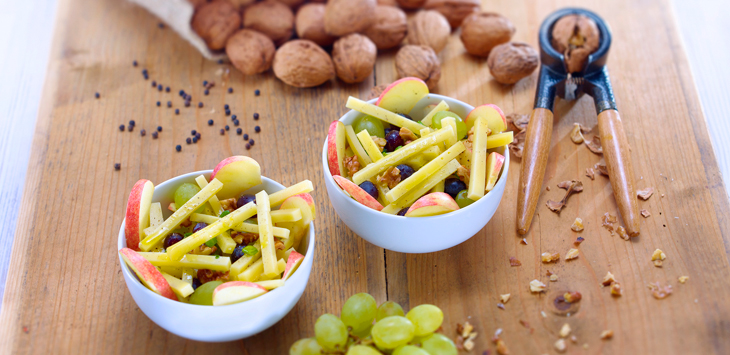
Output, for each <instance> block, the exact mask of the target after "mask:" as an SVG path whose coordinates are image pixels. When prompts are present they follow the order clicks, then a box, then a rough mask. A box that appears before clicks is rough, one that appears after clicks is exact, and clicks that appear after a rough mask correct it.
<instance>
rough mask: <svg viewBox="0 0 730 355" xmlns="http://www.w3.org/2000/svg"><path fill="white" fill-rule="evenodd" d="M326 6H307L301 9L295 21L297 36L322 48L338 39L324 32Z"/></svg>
mask: <svg viewBox="0 0 730 355" xmlns="http://www.w3.org/2000/svg"><path fill="white" fill-rule="evenodd" d="M324 11H325V5H324V4H311V3H310V4H306V5H304V6H302V7H301V8H299V11H297V16H296V19H295V26H294V27H295V28H296V31H297V35H298V36H299V38H301V39H308V40H310V41H312V42H314V43H317V44H318V45H320V46H329V45H331V44H332V43H334V42H335V40H336V39H337V37H334V36H330V35H329V34H328V33H327V32H325V30H324Z"/></svg>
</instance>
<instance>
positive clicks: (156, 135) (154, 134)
mask: <svg viewBox="0 0 730 355" xmlns="http://www.w3.org/2000/svg"><path fill="white" fill-rule="evenodd" d="M159 135H160V134H159V133H157V131H155V132H152V138H154V139H157V137H158V136H159Z"/></svg>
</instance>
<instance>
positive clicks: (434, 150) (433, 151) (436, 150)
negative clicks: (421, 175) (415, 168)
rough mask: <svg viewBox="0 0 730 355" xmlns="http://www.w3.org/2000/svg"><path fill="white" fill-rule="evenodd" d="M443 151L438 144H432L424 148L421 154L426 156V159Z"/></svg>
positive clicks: (433, 157) (432, 157) (430, 158)
mask: <svg viewBox="0 0 730 355" xmlns="http://www.w3.org/2000/svg"><path fill="white" fill-rule="evenodd" d="M443 152H444V151H443V149H441V147H439V146H438V145H434V146H433V147H430V148H428V149H426V150H424V151H423V152H422V153H421V154H423V157H424V158H426V160H432V159H435V158H436V157H437V156H439V154H441V153H443Z"/></svg>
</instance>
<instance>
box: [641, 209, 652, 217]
mask: <svg viewBox="0 0 730 355" xmlns="http://www.w3.org/2000/svg"><path fill="white" fill-rule="evenodd" d="M641 216H642V217H644V218H649V217H651V212H649V210H645V209H642V210H641Z"/></svg>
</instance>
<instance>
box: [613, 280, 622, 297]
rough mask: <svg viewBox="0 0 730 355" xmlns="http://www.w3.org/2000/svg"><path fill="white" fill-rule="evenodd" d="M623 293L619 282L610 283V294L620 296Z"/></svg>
mask: <svg viewBox="0 0 730 355" xmlns="http://www.w3.org/2000/svg"><path fill="white" fill-rule="evenodd" d="M622 294H623V290H622V289H621V284H619V283H618V282H614V283H612V284H611V295H612V296H616V297H621V295H622Z"/></svg>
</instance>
